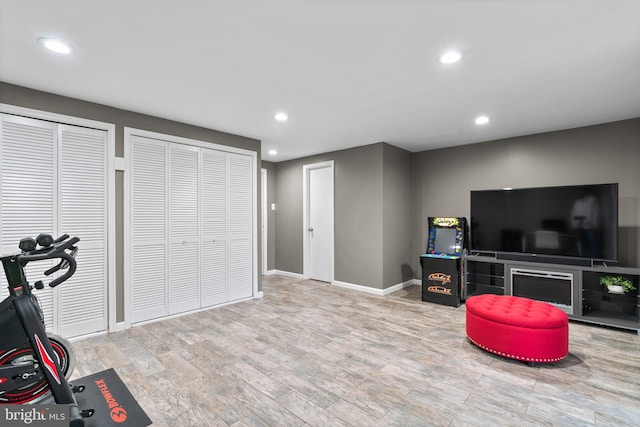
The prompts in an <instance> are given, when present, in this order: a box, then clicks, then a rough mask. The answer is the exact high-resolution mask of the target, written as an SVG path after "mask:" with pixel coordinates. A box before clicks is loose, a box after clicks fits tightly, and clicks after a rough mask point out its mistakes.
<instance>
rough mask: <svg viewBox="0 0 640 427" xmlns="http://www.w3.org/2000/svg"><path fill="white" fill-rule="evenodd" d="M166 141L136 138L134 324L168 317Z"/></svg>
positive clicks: (133, 173)
mask: <svg viewBox="0 0 640 427" xmlns="http://www.w3.org/2000/svg"><path fill="white" fill-rule="evenodd" d="M166 145H167V143H166V142H164V141H158V140H154V139H149V138H141V137H137V136H134V137H132V141H131V149H130V153H129V156H130V162H131V167H130V171H131V172H130V173H131V184H130V185H131V200H130V203H131V236H130V237H131V251H130V257H131V259H130V260H129V261H130V263H131V281H132V287H131V298H132V301H131V306H132V321H133V322H134V323H136V322H142V321H144V320H149V319H155V318H158V317H163V316H166V315H167V313H168V308H167V280H166V271H167V270H166V256H167V249H166V246H167V238H166V236H167V230H166V229H167V221H166V216H167V215H166V212H167V209H166V204H167V190H166V187H167V176H166V170H167V155H166Z"/></svg>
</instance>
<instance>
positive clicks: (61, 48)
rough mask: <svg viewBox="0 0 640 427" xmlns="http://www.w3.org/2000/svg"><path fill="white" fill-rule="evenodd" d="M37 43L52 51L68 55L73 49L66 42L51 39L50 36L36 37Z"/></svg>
mask: <svg viewBox="0 0 640 427" xmlns="http://www.w3.org/2000/svg"><path fill="white" fill-rule="evenodd" d="M38 43H40V44H41V45H42V46H44V47H46V48H47V49H49V50H51V51H53V52H56V53H61V54H64V55H68V54H70V53H71V52H72V51H73V49H71V46H69V45H68V44H67V43H65V42H63V41H61V40H57V39H52V38H50V37H40V38H38Z"/></svg>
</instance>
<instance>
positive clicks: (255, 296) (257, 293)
mask: <svg viewBox="0 0 640 427" xmlns="http://www.w3.org/2000/svg"><path fill="white" fill-rule="evenodd" d="M262 297H264V292H262V291H258V292H256V294H255V295H254V296H253V298H254V299H255V298H262Z"/></svg>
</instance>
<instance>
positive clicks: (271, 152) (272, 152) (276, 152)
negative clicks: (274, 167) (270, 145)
mask: <svg viewBox="0 0 640 427" xmlns="http://www.w3.org/2000/svg"><path fill="white" fill-rule="evenodd" d="M276 154H278V150H269V155H270V156H275V155H276Z"/></svg>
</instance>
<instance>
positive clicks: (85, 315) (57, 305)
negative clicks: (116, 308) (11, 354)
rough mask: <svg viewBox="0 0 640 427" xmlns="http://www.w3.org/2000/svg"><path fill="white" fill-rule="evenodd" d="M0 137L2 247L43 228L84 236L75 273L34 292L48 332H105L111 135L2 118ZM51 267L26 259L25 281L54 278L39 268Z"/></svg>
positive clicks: (5, 249) (8, 249) (10, 247)
mask: <svg viewBox="0 0 640 427" xmlns="http://www.w3.org/2000/svg"><path fill="white" fill-rule="evenodd" d="M0 140H1V141H2V142H1V144H0V165H1V168H0V244H1V246H2V252H3V253H5V252H15V251H16V249H17V242H18V241H19V240H20V239H21V238H23V237H26V236H32V237H35V236H36V235H37V234H39V233H42V232H44V233H51V234H53V235H54V237H57V236H58V235H59V234H62V233H67V234H70V235H76V236H79V237H80V243H79V244H78V246H79V248H80V251H79V252H78V256H77V260H78V269H77V270H76V274H75V275H74V276H73V277H72V278H71V279H69V280H68V281H66V282H64V283H63V284H61V285H60V286H58V287H57V288H55V289H51V288H49V287H45V288H44V289H42V290H35V291H34V293H35V294H36V295H37V296H38V299H39V301H40V304H41V306H42V308H43V311H44V314H45V323H46V326H47V328H48V329H49V330H51V331H53V332H55V333H59V334H61V335H64V336H67V337H74V336H79V335H84V334H88V333H92V332H98V331H103V330H106V328H107V311H106V306H107V301H106V295H107V267H106V265H107V250H106V247H107V231H106V226H107V221H106V219H107V213H106V212H107V210H106V209H107V185H108V183H107V167H106V164H107V133H106V132H105V131H100V130H95V129H87V128H83V127H78V126H69V125H63V124H59V123H52V122H48V121H42V120H36V119H29V118H24V117H18V116H12V115H3V116H2V128H1V134H0ZM52 265H53V261H46V262H31V263H29V264H28V265H27V279H28V280H29V282H30V283H33V282H35V281H36V280H39V279H45V280H44V281H45V283H48V282H50V281H51V280H52V279H53V277H49V278H46V277H44V276H43V274H42V273H43V272H44V270H46V269H47V268H48V267H50V266H52ZM2 287H3V288H4V287H6V284H5V283H4V282H3V283H2Z"/></svg>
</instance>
